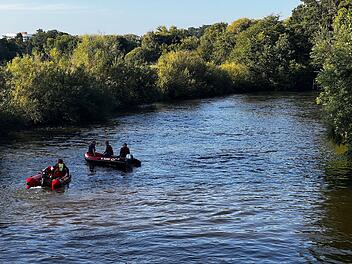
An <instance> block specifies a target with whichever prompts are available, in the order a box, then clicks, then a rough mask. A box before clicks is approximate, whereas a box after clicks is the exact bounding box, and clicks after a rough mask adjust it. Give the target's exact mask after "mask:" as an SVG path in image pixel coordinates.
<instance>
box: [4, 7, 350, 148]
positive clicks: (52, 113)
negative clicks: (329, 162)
mask: <svg viewBox="0 0 352 264" xmlns="http://www.w3.org/2000/svg"><path fill="white" fill-rule="evenodd" d="M351 21H352V20H351V7H350V0H349V1H332V0H321V1H318V0H305V1H302V4H301V5H300V6H298V7H297V8H296V9H294V10H293V13H292V16H291V17H289V18H288V19H286V20H280V19H279V17H277V16H269V17H265V18H263V19H257V20H253V19H248V18H243V19H239V20H236V21H234V22H232V23H231V24H226V23H217V24H213V25H205V26H202V27H200V28H188V29H179V28H176V27H170V28H166V27H164V26H161V27H158V28H157V29H156V30H155V31H153V32H148V33H146V34H145V35H143V36H136V35H123V36H120V35H85V36H72V35H69V34H67V33H63V32H59V31H56V30H51V31H47V32H45V31H43V30H38V31H37V32H36V33H35V34H34V35H33V37H32V38H31V39H30V40H28V41H25V42H24V41H23V39H22V36H21V35H20V34H19V35H17V37H16V38H14V39H10V40H7V39H1V40H0V63H1V65H2V66H1V68H0V89H1V90H0V121H1V127H0V130H1V131H6V130H9V129H10V130H11V129H13V128H14V127H16V126H26V125H27V126H28V125H29V126H32V125H62V124H68V123H78V122H82V121H94V120H100V119H104V118H105V117H107V116H109V115H111V114H113V113H114V112H115V111H117V110H118V109H121V108H125V107H130V106H133V105H137V104H143V103H150V102H155V101H161V100H177V99H188V98H201V97H211V96H217V95H223V94H230V93H236V92H252V91H273V90H275V91H297V90H307V89H311V88H312V83H313V80H314V79H315V78H316V77H317V72H319V74H318V78H317V80H318V84H319V85H320V87H322V93H321V96H320V97H319V99H318V101H319V103H321V104H322V105H323V107H324V109H325V111H326V113H327V115H326V116H327V120H328V122H329V124H330V125H331V128H332V135H333V136H334V138H335V139H339V141H340V142H347V141H348V140H350V137H351V135H352V125H351V124H352V122H351V118H352V115H351V114H352V113H350V112H349V111H351V109H352V107H351V103H350V102H351V101H352V94H351V90H352V87H351V85H350V84H352V80H351V78H352V74H351V72H350V71H351V69H352V63H351V62H352V61H351V56H352V55H351V54H352V52H351V49H352V48H351V45H352V44H351V40H352V33H351V31H352V30H351ZM348 100H350V101H348ZM342 105H343V107H341V106H342ZM343 111H345V112H343Z"/></svg>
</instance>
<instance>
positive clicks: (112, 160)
mask: <svg viewBox="0 0 352 264" xmlns="http://www.w3.org/2000/svg"><path fill="white" fill-rule="evenodd" d="M84 159H85V160H86V161H87V162H89V163H91V164H94V165H100V166H111V167H115V168H117V169H119V170H122V171H126V172H127V171H132V169H133V167H140V166H141V162H140V161H139V160H138V159H135V158H133V156H132V155H127V157H126V158H124V159H121V158H120V157H119V156H112V157H104V155H103V154H101V153H97V152H95V156H94V155H93V154H90V153H88V152H87V153H86V154H84Z"/></svg>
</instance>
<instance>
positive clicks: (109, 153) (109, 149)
mask: <svg viewBox="0 0 352 264" xmlns="http://www.w3.org/2000/svg"><path fill="white" fill-rule="evenodd" d="M105 145H106V149H105V152H104V157H107V158H110V157H111V156H113V155H114V150H113V149H112V146H111V145H110V144H109V141H108V140H107V141H105Z"/></svg>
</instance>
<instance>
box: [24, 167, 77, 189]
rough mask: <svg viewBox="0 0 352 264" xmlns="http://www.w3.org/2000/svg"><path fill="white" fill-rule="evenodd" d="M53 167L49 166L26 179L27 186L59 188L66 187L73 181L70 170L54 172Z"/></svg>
mask: <svg viewBox="0 0 352 264" xmlns="http://www.w3.org/2000/svg"><path fill="white" fill-rule="evenodd" d="M53 170H54V168H53V167H47V168H46V169H44V170H42V171H41V172H39V173H38V174H36V175H33V176H31V177H28V178H27V179H26V188H27V189H29V188H32V187H38V186H40V187H45V188H50V189H51V190H53V191H54V190H57V189H60V188H62V187H65V186H66V185H68V184H69V183H70V182H71V175H70V173H69V172H64V173H63V174H62V172H54V171H53Z"/></svg>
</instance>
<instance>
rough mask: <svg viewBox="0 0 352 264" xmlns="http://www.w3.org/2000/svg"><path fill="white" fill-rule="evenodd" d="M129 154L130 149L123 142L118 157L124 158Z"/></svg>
mask: <svg viewBox="0 0 352 264" xmlns="http://www.w3.org/2000/svg"><path fill="white" fill-rule="evenodd" d="M128 154H130V149H129V148H128V146H127V144H126V143H124V144H123V145H122V147H121V149H120V159H126V156H127V155H128Z"/></svg>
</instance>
